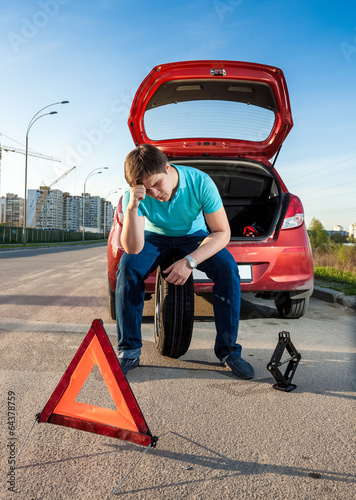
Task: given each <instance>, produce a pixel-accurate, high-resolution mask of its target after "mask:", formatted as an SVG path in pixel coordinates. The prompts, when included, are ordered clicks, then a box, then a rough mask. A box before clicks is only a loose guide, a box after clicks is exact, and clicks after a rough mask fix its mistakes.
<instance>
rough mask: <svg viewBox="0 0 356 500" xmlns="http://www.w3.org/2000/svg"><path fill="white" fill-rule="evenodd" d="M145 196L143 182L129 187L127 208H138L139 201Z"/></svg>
mask: <svg viewBox="0 0 356 500" xmlns="http://www.w3.org/2000/svg"><path fill="white" fill-rule="evenodd" d="M145 196H146V188H145V186H144V185H143V184H134V185H132V186H131V188H130V201H129V204H128V207H127V208H129V209H130V208H138V206H139V204H140V201H141V200H144V199H145Z"/></svg>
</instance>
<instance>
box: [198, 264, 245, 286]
mask: <svg viewBox="0 0 356 500" xmlns="http://www.w3.org/2000/svg"><path fill="white" fill-rule="evenodd" d="M237 267H238V268H239V274H240V280H241V283H250V282H251V281H252V266H251V264H238V266H237ZM193 279H194V282H195V283H212V280H211V279H209V278H208V277H207V275H206V274H205V273H203V271H199V269H193Z"/></svg>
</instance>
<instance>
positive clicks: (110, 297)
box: [108, 284, 116, 321]
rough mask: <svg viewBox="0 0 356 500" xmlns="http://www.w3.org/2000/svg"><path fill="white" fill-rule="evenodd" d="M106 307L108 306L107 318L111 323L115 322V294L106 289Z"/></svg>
mask: <svg viewBox="0 0 356 500" xmlns="http://www.w3.org/2000/svg"><path fill="white" fill-rule="evenodd" d="M108 306H109V316H110V318H111V319H112V320H113V321H116V308H115V292H113V291H112V290H111V288H110V284H109V288H108Z"/></svg>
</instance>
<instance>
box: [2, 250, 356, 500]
mask: <svg viewBox="0 0 356 500" xmlns="http://www.w3.org/2000/svg"><path fill="white" fill-rule="evenodd" d="M106 277H107V271H106V251H105V248H104V247H103V246H89V247H81V246H80V247H75V248H74V247H60V248H52V249H24V250H11V251H1V252H0V283H1V288H0V349H1V366H0V374H1V375H0V382H1V422H2V424H1V434H0V435H1V461H2V463H1V465H2V467H1V471H2V477H1V483H0V498H4V499H5V498H6V499H12V498H14V499H15V498H16V499H17V498H21V499H26V500H27V499H28V500H30V499H36V500H40V499H41V500H42V499H45V500H47V499H50V500H53V499H72V498H75V499H86V500H88V499H107V498H110V497H112V492H113V490H114V489H115V488H116V486H117V485H118V484H119V483H120V482H121V480H122V479H123V478H124V477H125V475H126V474H127V473H128V472H129V471H130V469H131V467H132V466H133V465H134V464H135V462H136V461H137V460H138V459H139V458H140V457H141V461H140V462H139V464H138V465H137V467H136V468H135V469H134V470H133V471H132V472H131V473H130V475H129V476H128V477H127V479H126V480H125V481H124V483H123V484H122V486H121V487H120V489H119V490H118V491H117V493H116V495H115V496H118V497H121V498H125V499H141V498H142V499H146V498H147V499H183V498H189V499H219V500H220V499H232V498H234V499H235V498H242V499H243V498H247V499H250V498H253V499H254V498H256V499H260V498H261V499H262V498H264V499H266V498H267V499H270V498H273V499H285V498H288V499H298V500H299V499H308V500H309V499H325V498H326V499H328V498H330V499H349V498H350V499H351V498H354V497H355V483H354V472H355V470H354V457H353V453H354V450H355V439H354V438H355V428H354V421H355V405H354V395H355V327H356V321H355V319H356V317H355V313H354V312H352V311H350V310H349V309H347V308H345V307H343V306H341V305H339V304H330V303H326V302H321V301H319V300H316V299H312V300H311V303H310V307H309V310H308V312H307V314H306V316H305V317H304V318H301V319H299V320H285V319H282V318H280V317H279V316H278V314H277V312H276V310H275V309H274V307H273V303H272V302H266V301H261V300H257V299H255V298H253V297H252V296H250V295H244V296H243V301H242V310H241V322H240V334H239V341H240V342H241V344H242V346H243V356H244V357H245V358H246V359H248V361H250V362H251V363H252V364H253V366H254V367H255V370H256V378H255V379H254V380H252V381H242V380H239V379H236V378H235V377H233V376H232V374H231V372H230V371H229V370H228V369H227V368H225V367H222V366H220V365H219V363H217V360H216V358H215V357H214V354H213V343H214V323H213V316H212V308H211V303H210V301H209V297H206V298H198V299H197V300H196V318H197V321H196V322H195V325H194V334H193V341H192V344H191V348H190V350H189V351H188V353H187V354H186V355H185V356H183V357H182V358H180V359H179V360H173V359H169V358H163V357H161V356H159V355H158V354H157V352H156V351H155V347H154V343H153V318H152V314H153V300H151V301H150V302H148V303H147V304H146V306H145V313H144V318H143V324H142V331H143V339H144V347H143V354H142V359H141V366H140V367H139V368H137V369H136V370H134V371H132V372H130V373H129V374H128V377H127V378H128V381H129V383H130V385H131V388H132V390H133V392H134V394H135V397H136V399H137V401H138V403H139V405H140V407H141V410H142V412H143V414H144V416H145V419H146V421H147V423H148V425H149V427H150V430H151V431H152V433H153V434H154V435H156V436H158V438H159V439H158V444H157V447H156V448H155V449H150V450H149V451H148V452H147V453H146V454H145V455H144V456H142V452H143V451H144V448H142V447H140V446H137V445H134V444H131V443H127V442H124V441H120V440H116V439H113V438H107V437H103V436H99V435H95V434H91V433H87V432H83V431H79V430H75V429H69V428H65V427H61V426H57V425H52V424H48V423H46V424H38V423H36V424H35V425H34V428H33V430H32V432H31V434H30V437H29V439H28V441H27V443H26V445H25V447H24V448H23V451H22V452H21V455H20V457H19V459H18V463H17V467H16V470H15V474H14V473H13V471H10V465H9V463H8V461H9V460H10V462H11V457H12V456H13V455H12V454H13V453H14V452H16V453H17V452H18V450H19V449H20V446H21V444H22V442H23V440H24V439H25V436H26V434H27V433H28V431H29V430H30V428H31V426H32V424H33V423H34V419H35V415H36V414H37V413H38V412H40V411H41V410H42V409H43V408H44V405H45V404H46V403H47V401H48V399H49V397H50V396H51V394H52V392H53V390H54V389H55V387H56V386H57V384H58V382H59V380H60V378H61V377H62V375H63V373H64V371H65V370H66V368H67V366H68V365H69V363H70V361H71V360H72V358H73V356H74V354H75V352H76V350H77V349H78V347H79V345H80V343H81V342H82V340H83V338H84V336H85V334H86V333H87V331H88V330H89V328H90V325H91V322H92V321H93V319H95V318H101V319H102V320H103V322H104V326H105V329H106V331H107V333H108V335H109V338H110V340H111V342H112V344H113V346H114V347H116V334H115V324H114V323H113V322H112V321H111V320H110V319H109V316H108V312H107V305H106V300H107V299H106V292H107V278H106ZM280 331H289V332H290V335H291V339H292V341H293V343H294V345H295V347H296V348H297V350H298V351H299V352H300V353H301V355H302V360H301V362H300V364H299V366H298V368H297V371H296V373H295V376H294V379H293V382H294V383H295V384H297V388H296V390H295V391H293V392H290V393H286V392H281V391H276V390H274V389H273V387H272V384H273V383H274V379H273V378H272V377H271V375H270V373H269V372H268V370H267V369H266V365H267V363H268V362H269V361H270V359H271V356H272V353H273V351H274V349H275V347H276V345H277V340H278V332H280ZM9 398H10V399H11V398H13V399H11V403H10V406H9V402H8V400H9ZM78 398H79V400H80V401H81V402H87V403H90V404H95V405H98V406H106V407H109V408H110V405H112V401H111V397H110V396H109V394H108V391H107V389H106V387H105V384H104V383H103V381H102V378H101V375H100V372H99V370H96V367H94V369H93V371H92V373H91V374H90V375H89V377H88V379H87V381H86V383H85V385H84V387H83V389H82V391H81V392H80V394H79V396H78ZM14 401H15V404H13V402H14ZM11 405H13V406H11ZM10 408H11V409H10ZM13 408H14V409H13ZM10 412H11V413H15V421H13V420H12V422H14V429H13V430H12V431H11V428H12V425H11V424H10V426H9V424H8V422H9V415H10ZM11 416H12V415H11ZM10 432H13V435H10ZM11 479H14V481H15V489H16V492H17V493H12V492H11V491H9V490H8V488H9V487H10V485H11V483H7V481H9V480H11Z"/></svg>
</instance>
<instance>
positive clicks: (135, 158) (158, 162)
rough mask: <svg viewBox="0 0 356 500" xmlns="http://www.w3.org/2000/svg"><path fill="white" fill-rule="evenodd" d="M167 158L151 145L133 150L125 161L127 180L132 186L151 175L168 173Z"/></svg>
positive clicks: (143, 145)
mask: <svg viewBox="0 0 356 500" xmlns="http://www.w3.org/2000/svg"><path fill="white" fill-rule="evenodd" d="M167 163H168V158H167V156H166V155H165V154H164V153H162V151H161V150H160V149H158V148H156V147H155V146H151V144H142V145H141V146H137V148H135V149H134V150H132V151H131V152H130V153H129V154H128V155H127V157H126V160H125V179H126V182H127V183H128V184H129V185H130V186H132V184H133V183H136V184H140V183H141V182H142V180H143V179H147V178H148V177H151V175H154V174H159V173H163V172H166V164H167Z"/></svg>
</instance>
